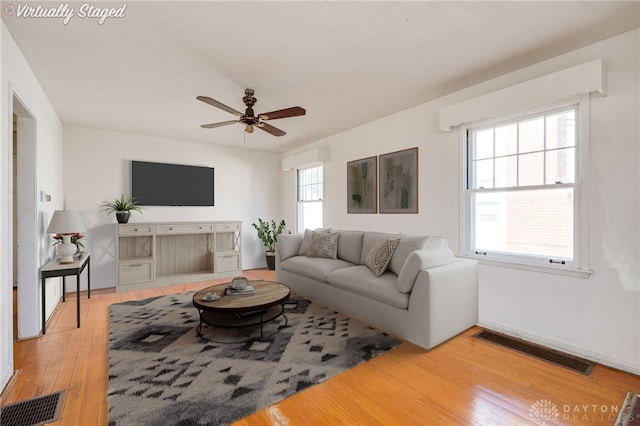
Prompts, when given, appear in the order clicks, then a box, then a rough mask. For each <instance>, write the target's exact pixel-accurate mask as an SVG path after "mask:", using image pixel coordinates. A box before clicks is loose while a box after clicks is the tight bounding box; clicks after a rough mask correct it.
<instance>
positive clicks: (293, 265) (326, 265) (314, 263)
mask: <svg viewBox="0 0 640 426" xmlns="http://www.w3.org/2000/svg"><path fill="white" fill-rule="evenodd" d="M349 266H353V263H349V262H345V261H344V260H340V259H323V258H321V257H307V256H293V257H290V258H288V259H287V260H284V261H282V262H280V269H282V270H283V271H287V272H291V273H293V274H299V275H303V276H305V277H311V278H316V279H318V280H322V281H326V280H327V276H328V275H329V274H330V273H331V272H333V271H335V270H338V269H341V268H346V267H349Z"/></svg>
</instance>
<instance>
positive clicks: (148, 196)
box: [131, 161, 215, 206]
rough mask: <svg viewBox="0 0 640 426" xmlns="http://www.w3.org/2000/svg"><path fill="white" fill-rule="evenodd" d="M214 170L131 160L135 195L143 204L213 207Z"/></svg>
mask: <svg viewBox="0 0 640 426" xmlns="http://www.w3.org/2000/svg"><path fill="white" fill-rule="evenodd" d="M213 171H214V169H213V168H211V167H201V166H185V165H180V164H164V163H150V162H147V161H132V162H131V195H132V197H135V199H136V201H137V203H138V204H139V205H141V206H213V205H215V204H214V198H213V195H214V194H213V188H214V185H213V183H214V176H213Z"/></svg>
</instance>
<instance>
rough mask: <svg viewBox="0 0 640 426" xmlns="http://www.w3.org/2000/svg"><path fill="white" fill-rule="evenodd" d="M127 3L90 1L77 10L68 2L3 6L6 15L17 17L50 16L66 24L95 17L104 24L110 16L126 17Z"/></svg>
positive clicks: (99, 22) (9, 4)
mask: <svg viewBox="0 0 640 426" xmlns="http://www.w3.org/2000/svg"><path fill="white" fill-rule="evenodd" d="M126 10H127V4H126V3H125V4H123V5H122V6H121V7H98V6H95V5H93V4H90V3H85V4H83V5H82V6H80V7H79V8H78V9H77V10H76V9H75V8H73V7H71V6H69V4H68V3H64V4H62V3H61V4H59V5H57V6H43V5H41V4H39V5H37V6H32V5H30V4H27V3H20V4H18V5H15V4H12V3H8V4H6V5H4V7H3V8H2V11H3V13H4V14H5V16H15V17H16V18H36V19H37V18H50V19H61V20H62V23H63V24H64V25H67V24H68V23H69V22H70V21H71V19H72V18H74V17H76V16H77V17H78V18H85V19H95V20H97V22H98V24H100V25H102V24H104V23H105V21H106V20H107V19H110V18H124V17H125V15H126Z"/></svg>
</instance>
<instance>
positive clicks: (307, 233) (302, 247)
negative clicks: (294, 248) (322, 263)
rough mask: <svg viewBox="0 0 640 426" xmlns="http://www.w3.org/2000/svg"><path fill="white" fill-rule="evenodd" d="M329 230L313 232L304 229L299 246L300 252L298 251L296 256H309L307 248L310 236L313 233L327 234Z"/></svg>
mask: <svg viewBox="0 0 640 426" xmlns="http://www.w3.org/2000/svg"><path fill="white" fill-rule="evenodd" d="M329 230H330V228H316V229H315V230H313V231H312V230H311V229H305V230H304V238H303V239H302V244H301V245H300V251H298V256H307V255H309V247H311V236H312V235H313V233H314V232H329Z"/></svg>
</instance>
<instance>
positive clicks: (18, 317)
mask: <svg viewBox="0 0 640 426" xmlns="http://www.w3.org/2000/svg"><path fill="white" fill-rule="evenodd" d="M12 118H13V120H12V123H13V129H12V136H13V144H12V200H11V201H12V202H11V217H12V245H11V253H12V261H13V277H12V290H13V297H14V302H13V307H14V308H13V309H14V312H13V321H14V325H13V333H14V334H13V338H14V340H18V339H22V338H27V337H33V336H36V335H37V334H38V329H37V328H36V327H37V324H39V318H32V317H33V315H29V313H33V312H40V309H39V302H40V298H39V297H38V295H39V288H38V283H39V280H38V266H39V265H38V245H39V239H38V237H37V223H38V222H37V214H38V213H37V212H38V206H37V197H36V192H37V179H36V121H35V119H34V117H33V115H32V114H31V113H30V112H29V110H28V109H27V107H26V106H25V105H24V104H23V103H22V102H21V101H20V99H19V98H18V97H17V96H16V95H15V94H14V96H13V117H12Z"/></svg>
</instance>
